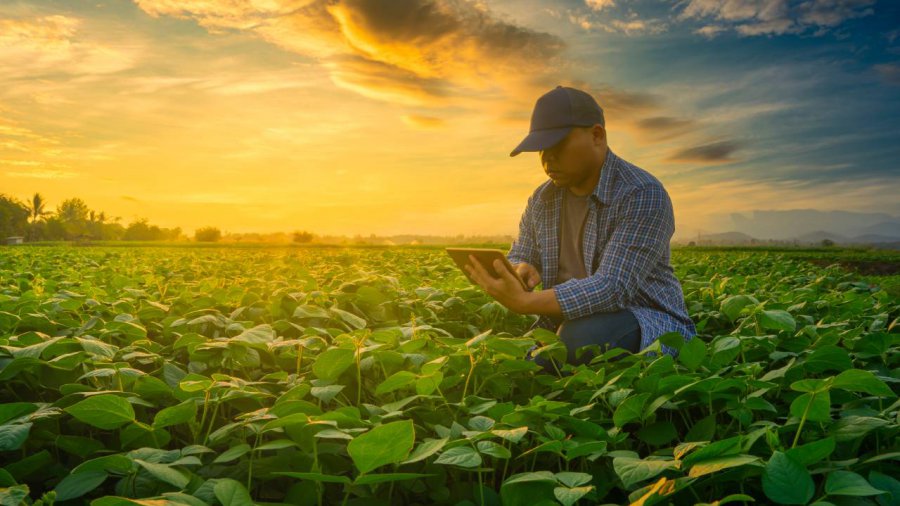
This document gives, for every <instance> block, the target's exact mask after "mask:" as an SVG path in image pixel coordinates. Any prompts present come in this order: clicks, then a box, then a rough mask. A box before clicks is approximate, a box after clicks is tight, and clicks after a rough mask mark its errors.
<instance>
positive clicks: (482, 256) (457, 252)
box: [446, 248, 529, 291]
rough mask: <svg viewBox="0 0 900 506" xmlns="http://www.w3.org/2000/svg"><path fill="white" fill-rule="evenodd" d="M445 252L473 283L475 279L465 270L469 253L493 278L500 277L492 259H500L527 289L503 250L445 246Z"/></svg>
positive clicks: (525, 287)
mask: <svg viewBox="0 0 900 506" xmlns="http://www.w3.org/2000/svg"><path fill="white" fill-rule="evenodd" d="M446 249H447V253H448V254H449V255H450V258H452V259H453V261H454V262H455V263H456V265H457V266H458V267H459V269H460V270H461V271H463V274H465V275H466V277H467V278H469V281H471V282H472V283H475V280H474V279H472V278H471V277H470V276H469V273H468V272H466V264H468V263H469V255H472V256H474V257H475V258H477V259H478V261H479V262H481V265H482V266H483V267H484V268H485V270H487V271H488V273H489V274H490V275H491V276H494V277H495V278H499V277H500V273H499V272H497V271H496V270H495V269H494V260H497V259H498V258H499V259H500V261H501V262H503V264H504V265H506V268H507V270H509V272H511V273H513V276H515V277H516V279H518V280H519V284H521V285H522V289H524V290H525V291H529V290H528V286H527V285H525V281H523V280H522V278H521V277H519V274H518V273H517V272H516V269H515V268H514V267H513V266H512V264H511V263H509V260H508V259H507V258H506V253H505V252H504V251H503V250H499V249H488V248H446Z"/></svg>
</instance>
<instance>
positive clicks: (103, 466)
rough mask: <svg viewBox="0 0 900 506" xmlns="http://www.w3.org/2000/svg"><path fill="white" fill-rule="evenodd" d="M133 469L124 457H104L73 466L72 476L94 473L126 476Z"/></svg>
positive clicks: (131, 464)
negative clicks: (102, 472)
mask: <svg viewBox="0 0 900 506" xmlns="http://www.w3.org/2000/svg"><path fill="white" fill-rule="evenodd" d="M132 467H134V464H133V462H132V461H131V459H130V458H128V457H126V456H125V455H104V456H102V457H97V458H95V459H91V460H87V461H84V462H82V463H81V464H79V465H77V466H75V468H74V469H72V474H77V473H90V472H96V471H104V472H107V473H114V474H127V473H130V472H131V469H132Z"/></svg>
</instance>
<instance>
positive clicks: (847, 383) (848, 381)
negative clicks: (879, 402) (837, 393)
mask: <svg viewBox="0 0 900 506" xmlns="http://www.w3.org/2000/svg"><path fill="white" fill-rule="evenodd" d="M831 386H832V388H840V389H843V390H849V391H851V392H865V393H867V394H871V395H877V396H879V397H896V396H895V395H894V391H893V390H891V387H889V386H887V384H885V383H884V382H883V381H881V380H880V379H878V378H876V377H875V375H874V374H872V373H871V372H869V371H863V370H861V369H848V370H846V371H844V372H842V373H840V374H838V375H837V376H835V378H834V381H833V382H832V383H831Z"/></svg>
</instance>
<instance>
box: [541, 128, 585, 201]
mask: <svg viewBox="0 0 900 506" xmlns="http://www.w3.org/2000/svg"><path fill="white" fill-rule="evenodd" d="M538 154H539V155H540V157H541V165H542V166H543V167H544V172H546V173H547V177H549V178H550V180H551V181H553V184H554V185H556V186H558V187H561V188H568V187H570V186H573V185H578V184H580V183H583V182H584V181H586V180H587V179H589V178H590V177H591V175H592V174H593V171H595V170H597V167H595V165H596V160H597V146H596V144H595V140H594V132H593V127H574V128H572V130H571V131H570V132H569V134H568V135H567V136H565V137H564V138H563V140H561V141H559V142H558V143H556V145H554V146H553V147H552V148H549V149H546V150H544V151H539V152H538Z"/></svg>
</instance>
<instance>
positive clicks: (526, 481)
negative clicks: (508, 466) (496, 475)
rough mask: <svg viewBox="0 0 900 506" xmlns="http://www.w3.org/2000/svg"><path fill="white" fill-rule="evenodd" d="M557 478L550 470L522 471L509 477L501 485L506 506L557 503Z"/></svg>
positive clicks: (501, 492) (503, 501) (501, 495)
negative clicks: (555, 490)
mask: <svg viewBox="0 0 900 506" xmlns="http://www.w3.org/2000/svg"><path fill="white" fill-rule="evenodd" d="M556 486H557V480H556V478H555V477H554V476H553V473H551V472H549V471H537V472H532V473H520V474H516V475H513V476H510V477H509V478H507V480H506V481H505V482H503V485H502V486H501V487H500V497H501V499H502V503H503V505H504V506H538V505H541V506H542V505H545V504H555V501H554V500H555V499H556V495H555V492H554V489H555V488H556Z"/></svg>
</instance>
